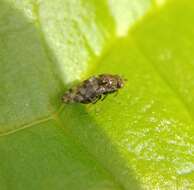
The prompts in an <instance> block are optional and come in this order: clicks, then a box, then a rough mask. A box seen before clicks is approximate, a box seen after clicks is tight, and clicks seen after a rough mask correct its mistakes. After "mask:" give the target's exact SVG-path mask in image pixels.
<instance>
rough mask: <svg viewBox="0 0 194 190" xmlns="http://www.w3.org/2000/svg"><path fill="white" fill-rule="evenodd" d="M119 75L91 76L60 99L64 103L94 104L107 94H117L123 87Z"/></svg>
mask: <svg viewBox="0 0 194 190" xmlns="http://www.w3.org/2000/svg"><path fill="white" fill-rule="evenodd" d="M123 81H124V80H123V79H122V78H121V77H120V76H119V75H112V74H100V75H97V76H92V77H90V78H88V79H87V80H84V81H83V82H82V83H80V84H78V85H77V86H75V87H73V88H70V89H69V90H68V91H67V92H66V93H65V94H64V96H63V97H62V101H63V102H64V103H82V104H89V103H96V102H97V101H98V100H100V99H101V100H104V99H105V97H106V96H107V94H110V93H114V92H117V91H118V89H120V88H122V87H123V85H124V82H123Z"/></svg>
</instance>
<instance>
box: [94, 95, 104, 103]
mask: <svg viewBox="0 0 194 190" xmlns="http://www.w3.org/2000/svg"><path fill="white" fill-rule="evenodd" d="M101 98H102V95H99V96H98V97H96V99H94V100H92V104H95V103H96V102H97V101H98V100H100V99H101Z"/></svg>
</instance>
